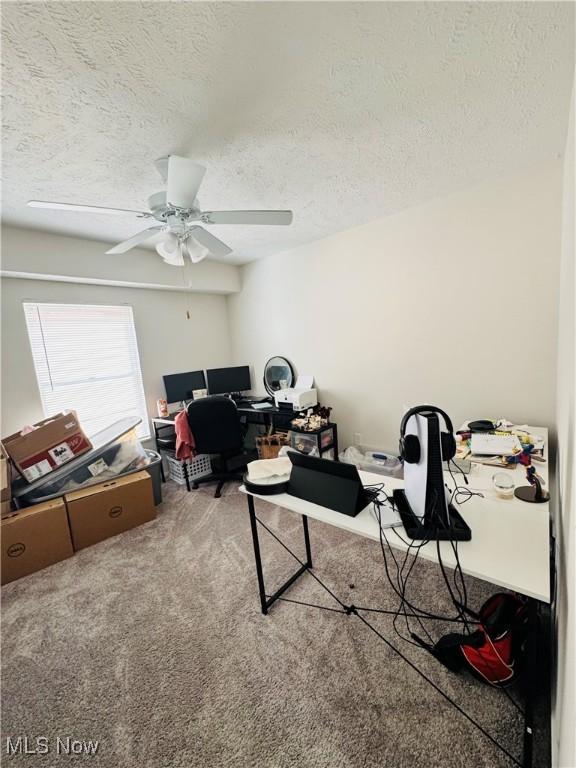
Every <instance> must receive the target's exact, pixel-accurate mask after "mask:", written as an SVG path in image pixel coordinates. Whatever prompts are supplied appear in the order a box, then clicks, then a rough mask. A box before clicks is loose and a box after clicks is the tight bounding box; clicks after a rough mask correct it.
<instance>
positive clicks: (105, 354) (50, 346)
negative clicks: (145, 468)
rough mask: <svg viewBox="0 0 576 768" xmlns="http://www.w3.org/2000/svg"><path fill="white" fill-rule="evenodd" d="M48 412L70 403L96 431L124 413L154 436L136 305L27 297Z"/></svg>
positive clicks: (144, 432) (30, 329)
mask: <svg viewBox="0 0 576 768" xmlns="http://www.w3.org/2000/svg"><path fill="white" fill-rule="evenodd" d="M24 312H25V315H26V323H27V325H28V335H29V337H30V346H31V347H32V357H33V358H34V366H35V368H36V377H37V379H38V387H39V389H40V396H41V398H42V405H43V407H44V414H45V416H46V417H48V416H53V415H54V414H55V413H59V412H60V411H63V410H66V409H70V410H75V411H76V412H77V414H78V418H79V419H80V423H81V425H82V427H83V429H84V431H85V432H86V434H87V435H88V436H89V437H90V436H92V435H94V434H95V433H96V432H99V431H100V430H101V429H104V427H108V426H109V425H110V424H112V423H113V422H114V421H117V420H118V419H120V418H122V417H124V416H138V417H140V418H141V419H142V422H141V424H140V425H139V427H138V437H139V438H140V439H145V438H147V437H149V436H150V430H149V427H148V414H147V411H146V400H145V397H144V387H143V385H142V372H141V370H140V358H139V356H138V345H137V342H136V332H135V330H134V317H133V315H132V307H126V306H121V307H112V306H110V307H107V306H98V305H90V304H33V303H31V302H30V303H29V302H24Z"/></svg>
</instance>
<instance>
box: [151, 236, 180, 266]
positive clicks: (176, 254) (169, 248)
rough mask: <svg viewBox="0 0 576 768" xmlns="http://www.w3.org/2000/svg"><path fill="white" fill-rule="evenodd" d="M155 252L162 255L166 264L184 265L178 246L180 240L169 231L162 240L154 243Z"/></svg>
mask: <svg viewBox="0 0 576 768" xmlns="http://www.w3.org/2000/svg"><path fill="white" fill-rule="evenodd" d="M156 252H157V253H158V254H159V255H160V256H162V258H163V259H164V261H165V262H166V264H170V266H173V267H183V266H184V256H183V254H182V248H181V247H180V240H179V239H178V238H177V237H176V235H173V234H172V233H171V232H168V233H167V234H166V236H165V237H164V240H162V242H160V243H158V244H157V245H156Z"/></svg>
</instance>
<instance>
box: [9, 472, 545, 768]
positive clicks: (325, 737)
mask: <svg viewBox="0 0 576 768" xmlns="http://www.w3.org/2000/svg"><path fill="white" fill-rule="evenodd" d="M164 493H165V502H164V504H163V505H162V506H161V507H159V514H158V519H157V520H156V521H154V522H152V523H148V524H146V525H144V526H141V527H140V528H138V529H135V530H133V531H130V532H128V533H126V534H124V535H122V536H119V537H116V538H114V539H110V540H108V541H105V542H102V543H101V544H99V545H97V546H94V547H91V548H90V549H87V550H84V551H82V552H80V553H79V554H77V555H75V556H74V557H73V558H71V559H70V560H68V561H65V562H63V563H59V564H58V565H55V566H53V567H52V568H49V569H46V570H45V571H43V572H40V573H36V574H33V575H32V576H29V577H27V578H25V579H22V580H20V581H18V582H15V583H13V584H9V585H7V586H6V587H4V588H3V589H2V603H3V616H2V618H3V621H2V635H3V680H2V688H3V691H2V693H3V738H2V758H3V760H2V763H3V764H5V765H17V766H30V767H31V768H32V767H33V768H38V766H63V765H67V764H68V762H67V761H70V760H71V761H72V762H73V764H77V763H80V762H81V763H82V764H86V765H90V766H93V767H94V768H98V767H99V766H106V768H112V767H116V766H119V767H121V768H180V767H181V768H196V767H197V768H249V767H250V768H251V767H252V766H254V767H256V766H259V767H260V766H261V767H266V768H292V767H294V768H296V767H298V768H372V767H373V766H374V767H375V766H390V768H404V767H406V768H430V766H443V768H458V767H460V766H462V767H463V768H464V766H465V767H466V768H476V767H479V768H480V767H483V768H494V767H495V766H509V765H513V764H512V763H511V762H510V761H509V760H508V759H507V758H506V757H505V756H504V755H502V753H500V752H498V751H497V750H496V749H495V748H494V747H493V746H492V745H491V744H490V743H489V742H488V741H487V740H486V738H485V737H483V736H482V735H481V734H480V733H478V732H477V731H476V730H475V729H474V728H473V727H472V726H471V725H470V724H469V723H468V722H467V721H466V720H465V719H464V718H463V717H462V716H461V715H460V714H459V713H458V712H456V711H454V710H453V709H452V708H451V707H450V706H449V705H448V704H447V703H445V702H444V700H443V699H442V698H441V697H440V696H439V695H438V694H437V693H436V692H435V691H434V690H433V689H432V688H430V686H428V685H427V684H426V683H425V682H423V681H422V680H421V679H420V678H419V677H418V676H417V675H416V674H415V673H414V672H413V671H412V670H411V669H410V668H409V667H408V666H407V665H406V664H405V663H404V662H403V661H402V660H401V659H399V658H398V657H397V656H396V655H395V654H394V653H393V652H392V651H391V650H390V649H388V648H387V647H386V646H385V645H384V643H382V642H381V641H380V640H378V638H377V637H375V635H374V634H373V633H371V632H370V630H369V629H367V628H366V627H365V626H363V625H362V623H361V622H360V621H359V620H358V619H357V618H355V617H353V616H351V617H344V616H341V615H338V614H336V613H329V612H327V611H319V610H317V609H314V608H304V607H301V606H298V605H293V604H289V603H277V604H276V605H275V606H274V607H273V608H272V610H271V613H270V615H269V616H267V617H264V616H262V615H261V613H260V610H259V603H258V596H257V584H256V575H255V570H254V560H253V552H252V542H251V538H250V529H249V521H248V514H247V510H246V500H245V498H244V497H243V496H241V495H240V494H239V493H238V492H237V490H236V489H235V487H234V486H233V485H228V486H227V487H226V489H225V495H224V496H223V497H222V498H221V499H219V500H216V499H214V498H212V495H211V493H212V491H211V489H210V487H206V486H204V487H202V488H201V489H200V490H198V491H193V492H192V493H187V492H186V490H185V489H181V488H180V487H178V486H176V485H174V484H173V483H168V484H167V485H165V486H164ZM258 512H259V514H260V515H261V517H262V519H263V520H265V521H266V522H267V523H269V524H270V525H271V526H273V528H274V529H275V530H278V531H281V533H282V536H283V538H284V539H285V540H286V542H287V543H289V544H290V545H291V546H293V547H294V548H298V549H297V551H299V552H302V542H301V523H300V518H299V517H296V516H295V515H291V514H290V513H286V512H285V513H280V512H279V511H278V510H276V509H274V508H272V507H271V506H270V505H268V504H260V505H258ZM310 532H311V538H312V549H313V555H314V565H315V570H316V572H317V573H318V574H319V575H320V577H321V578H323V579H324V580H325V581H326V583H327V584H328V585H329V586H330V587H331V588H333V589H334V591H335V592H336V593H337V594H338V595H339V596H341V597H343V598H344V599H345V600H347V601H350V602H354V603H355V604H356V605H368V606H376V607H377V606H380V607H394V605H395V603H394V599H393V595H392V593H391V590H390V588H389V587H388V586H387V585H386V581H385V577H384V573H383V567H382V558H381V553H380V549H379V546H378V545H377V544H375V543H373V542H369V541H365V540H362V539H360V538H359V537H356V536H353V535H350V534H346V533H343V532H340V531H337V530H335V529H333V528H331V527H329V526H325V525H322V524H319V523H316V522H314V521H311V522H310ZM261 544H262V548H263V557H264V560H265V568H266V576H267V588H268V590H269V591H272V590H273V589H274V587H275V586H277V585H278V584H279V583H281V582H282V581H283V580H284V579H285V578H286V576H287V575H289V574H290V573H291V572H292V571H293V570H294V566H295V563H294V561H293V560H291V558H290V556H289V555H288V554H287V553H286V552H285V551H284V550H283V549H282V548H281V547H280V546H279V545H278V544H277V543H276V542H274V540H273V539H271V538H270V536H269V535H268V534H267V533H266V532H264V531H261ZM468 584H469V591H470V597H471V600H470V603H471V605H473V606H477V605H478V604H479V603H480V601H481V600H482V599H483V598H484V597H486V596H487V595H488V594H490V593H491V592H492V591H494V588H491V587H490V585H487V584H484V583H481V582H478V581H474V580H473V579H469V580H468ZM352 585H353V587H352ZM412 595H413V596H414V597H415V598H416V599H418V600H419V601H420V602H422V603H424V604H426V605H428V606H429V607H430V608H433V609H434V610H447V611H448V610H450V608H449V603H448V601H447V599H446V596H445V589H444V588H443V587H442V583H441V580H440V578H439V573H438V570H437V569H436V568H435V567H434V566H432V565H429V564H428V565H427V564H425V563H419V564H418V565H417V567H416V568H415V569H414V575H413V579H412ZM286 596H287V597H290V598H293V599H299V600H306V601H311V602H318V603H320V604H322V605H328V606H331V607H334V605H335V604H334V603H333V602H331V600H330V598H329V596H328V595H326V594H325V593H323V592H322V590H321V589H320V588H319V587H318V585H317V584H316V583H315V582H314V580H313V579H312V578H311V577H310V576H308V575H304V576H303V577H302V578H301V579H300V580H299V582H298V583H297V584H296V585H295V586H294V587H292V588H291V590H290V591H289V592H288V593H287V594H286ZM371 620H372V621H373V622H374V624H375V625H376V626H377V627H378V628H379V629H380V630H381V631H382V632H384V633H385V634H386V636H387V637H389V638H390V639H391V640H392V641H393V642H394V643H395V644H399V643H400V642H401V641H399V640H397V638H395V636H394V634H393V631H392V626H391V620H390V619H388V618H386V617H383V616H377V615H372V616H371ZM447 629H448V628H447V627H446V626H442V625H438V626H437V627H436V628H435V633H436V634H437V635H439V634H442V632H444V631H447ZM403 651H404V652H405V653H406V654H407V655H409V656H410V658H412V659H414V660H416V661H417V663H418V664H419V665H420V666H421V667H422V668H423V669H424V670H425V671H426V672H427V674H429V675H430V676H431V677H432V678H433V679H434V680H435V681H436V682H437V683H438V684H439V685H440V686H441V687H442V688H443V689H444V690H445V691H446V692H447V693H449V694H450V695H453V696H455V697H457V698H458V701H459V702H460V703H461V704H462V705H463V706H464V707H465V708H466V709H468V710H469V711H470V712H471V713H474V715H475V716H476V717H477V719H478V720H480V721H481V722H482V724H483V725H484V726H485V727H486V728H487V729H488V730H490V731H491V732H492V733H493V735H494V736H496V737H497V738H498V739H501V740H502V741H503V742H504V743H505V744H506V745H507V748H508V749H509V750H510V751H511V752H513V754H515V755H518V757H520V755H521V737H520V733H521V731H520V716H519V714H518V713H517V711H516V710H515V709H514V707H513V705H512V704H511V703H510V702H509V701H508V700H507V698H506V697H505V696H504V694H502V693H501V692H500V691H495V690H492V689H488V688H486V687H484V686H482V685H481V684H479V683H477V682H475V681H473V680H471V679H470V678H461V677H458V676H456V675H454V674H452V673H450V672H448V671H447V670H444V669H443V668H441V667H440V666H439V665H438V664H437V662H436V661H435V660H434V659H432V658H431V657H430V656H428V654H426V652H424V651H420V650H418V649H416V648H413V647H411V646H407V645H404V646H403ZM513 694H514V695H515V696H516V697H517V698H518V693H517V692H513ZM16 736H28V737H29V745H31V746H33V741H34V739H36V737H38V736H47V737H48V738H49V746H50V752H49V754H48V755H28V756H14V757H8V756H7V754H6V738H7V737H12V739H14V737H16ZM56 737H60V738H62V739H64V738H66V737H72V738H73V739H78V740H83V739H85V740H88V739H92V740H97V741H98V742H99V746H98V751H97V753H96V755H95V756H90V757H88V756H84V757H80V756H76V757H70V756H66V755H57V754H56V751H55V750H56V746H55V740H56ZM547 738H548V736H547V734H545V735H544V737H543V739H542V741H541V746H540V748H539V759H538V761H537V764H538V765H541V766H546V765H548V761H547V755H548V742H547Z"/></svg>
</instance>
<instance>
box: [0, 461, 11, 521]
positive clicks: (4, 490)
mask: <svg viewBox="0 0 576 768" xmlns="http://www.w3.org/2000/svg"><path fill="white" fill-rule="evenodd" d="M11 501H12V487H11V476H10V464H9V463H8V459H7V457H6V456H5V455H4V453H3V451H2V450H1V448H0V510H1V515H2V517H6V515H9V514H10V502H11Z"/></svg>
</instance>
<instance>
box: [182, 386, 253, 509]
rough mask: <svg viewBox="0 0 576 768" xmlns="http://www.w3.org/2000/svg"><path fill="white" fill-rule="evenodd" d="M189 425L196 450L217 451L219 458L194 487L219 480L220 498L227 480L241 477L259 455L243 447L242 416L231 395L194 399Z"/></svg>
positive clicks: (216, 497) (193, 484)
mask: <svg viewBox="0 0 576 768" xmlns="http://www.w3.org/2000/svg"><path fill="white" fill-rule="evenodd" d="M188 424H189V425H190V430H191V432H192V434H193V435H194V442H195V443H196V451H197V453H210V454H217V458H215V457H213V458H212V462H213V464H214V463H216V468H215V469H214V471H213V472H212V474H211V475H208V476H207V477H201V478H199V479H198V480H194V481H193V483H192V487H193V488H198V486H199V485H200V484H201V483H214V482H217V483H218V485H217V486H216V493H215V494H214V498H215V499H219V498H220V496H221V492H222V488H223V486H224V483H225V482H226V481H228V480H242V475H243V474H244V472H245V471H246V465H247V464H248V462H250V461H252V460H253V459H255V458H256V452H255V451H252V452H246V451H245V450H244V433H243V429H242V424H241V422H240V415H239V413H238V410H237V408H236V404H235V403H234V401H233V400H231V399H230V398H229V397H222V396H221V395H213V396H212V397H204V398H202V399H201V400H194V401H193V402H191V403H190V404H189V406H188Z"/></svg>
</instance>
